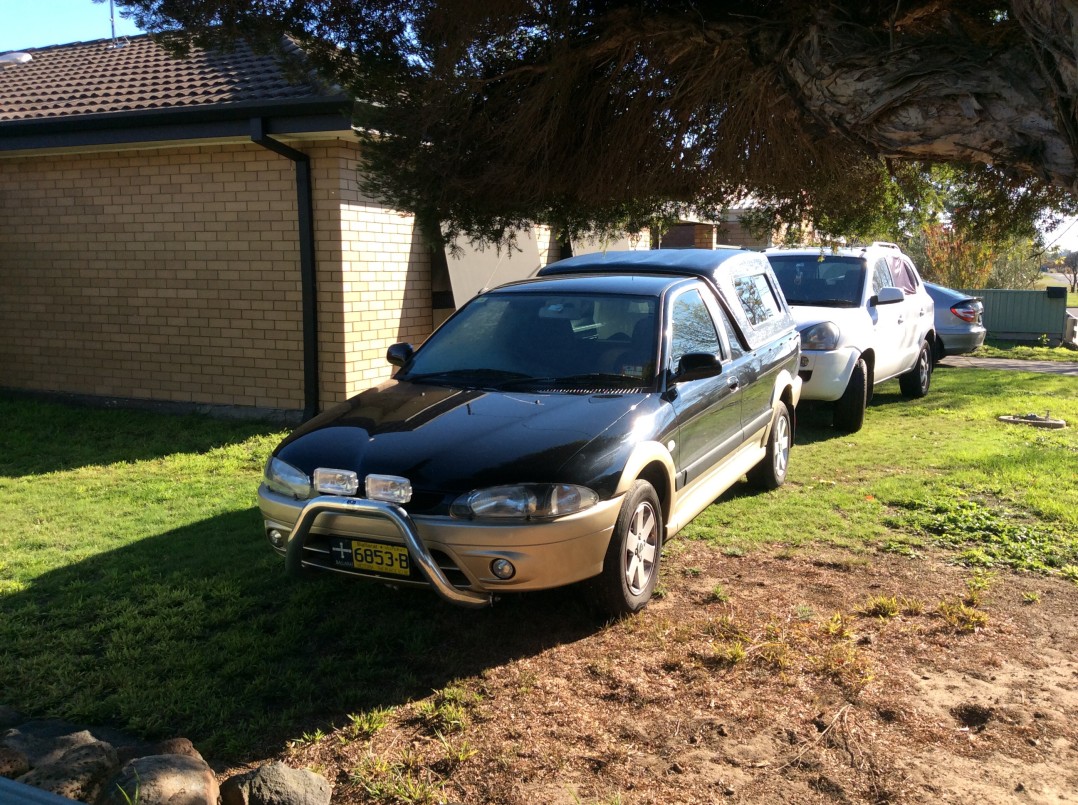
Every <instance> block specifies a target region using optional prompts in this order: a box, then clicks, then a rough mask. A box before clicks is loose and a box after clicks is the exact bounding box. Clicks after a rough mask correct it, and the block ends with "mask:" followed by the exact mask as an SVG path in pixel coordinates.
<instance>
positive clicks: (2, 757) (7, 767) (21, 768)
mask: <svg viewBox="0 0 1078 805" xmlns="http://www.w3.org/2000/svg"><path fill="white" fill-rule="evenodd" d="M28 771H30V761H29V760H28V759H27V757H26V755H24V754H23V753H22V752H20V751H18V750H17V749H8V748H7V747H3V746H0V777H7V778H8V779H9V780H14V779H15V778H16V777H19V776H20V775H23V774H26V772H28Z"/></svg>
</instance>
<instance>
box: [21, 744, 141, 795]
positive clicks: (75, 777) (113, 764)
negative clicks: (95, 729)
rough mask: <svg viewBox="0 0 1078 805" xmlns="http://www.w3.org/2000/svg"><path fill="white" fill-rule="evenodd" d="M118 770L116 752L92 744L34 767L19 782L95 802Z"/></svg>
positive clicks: (106, 747)
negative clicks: (106, 783)
mask: <svg viewBox="0 0 1078 805" xmlns="http://www.w3.org/2000/svg"><path fill="white" fill-rule="evenodd" d="M75 734H76V735H82V734H86V735H88V734H89V733H75ZM119 768H120V763H119V761H118V760H117V758H116V750H115V749H113V748H112V747H111V746H110V745H109V744H107V743H105V742H103V741H93V742H91V743H84V744H79V745H76V746H73V747H72V748H70V749H68V750H67V751H66V752H64V753H63V754H62V755H60V756H59V757H56V758H54V759H52V760H51V761H49V762H48V763H43V764H41V765H38V766H35V767H34V769H32V770H31V771H29V772H27V773H26V774H24V775H22V776H21V777H19V778H18V782H20V783H23V784H25V785H31V786H33V787H34V788H41V789H44V790H45V791H51V792H52V793H54V794H58V795H59V796H61V797H67V798H68V799H76V800H79V801H81V802H94V801H96V800H97V798H98V797H99V796H100V794H101V792H102V790H103V788H104V785H105V782H106V781H107V780H108V779H109V778H111V777H112V776H113V775H115V774H116V771H117V770H118V769H119Z"/></svg>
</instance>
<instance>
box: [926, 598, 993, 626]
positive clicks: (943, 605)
mask: <svg viewBox="0 0 1078 805" xmlns="http://www.w3.org/2000/svg"><path fill="white" fill-rule="evenodd" d="M936 613H937V614H938V615H939V616H940V617H941V618H943V620H944V621H945V622H946V623H947V625H949V626H951V627H952V628H954V629H957V630H959V631H961V632H975V631H977V630H978V629H983V628H984V627H985V626H987V625H988V615H987V613H985V612H982V611H981V610H979V609H977V608H976V607H972V606H970V605H968V604H964V603H962V602H960V601H959V602H954V601H940V603H939V605H938V606H937V607H936Z"/></svg>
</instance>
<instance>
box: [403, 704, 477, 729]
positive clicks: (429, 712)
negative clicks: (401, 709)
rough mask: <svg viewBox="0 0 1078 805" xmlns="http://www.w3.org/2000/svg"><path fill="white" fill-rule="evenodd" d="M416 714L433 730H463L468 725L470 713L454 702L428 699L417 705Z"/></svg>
mask: <svg viewBox="0 0 1078 805" xmlns="http://www.w3.org/2000/svg"><path fill="white" fill-rule="evenodd" d="M416 715H417V716H419V719H420V721H422V722H423V723H424V724H426V726H427V727H428V728H429V729H430V730H431V731H432V732H463V731H464V729H465V727H467V726H468V714H467V712H466V711H465V709H464V708H463V707H461V706H460V705H459V704H455V703H453V702H445V701H442V702H439V701H434V700H432V699H427V700H425V701H422V702H420V703H419V704H418V705H417V706H416Z"/></svg>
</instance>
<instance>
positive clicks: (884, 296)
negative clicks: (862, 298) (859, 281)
mask: <svg viewBox="0 0 1078 805" xmlns="http://www.w3.org/2000/svg"><path fill="white" fill-rule="evenodd" d="M905 298H906V294H905V293H903V291H902V289H901V288H892V287H890V286H888V287H886V288H880V292H879V293H878V294H876V295H875V296H873V297H872V298H871V299H869V300H868V301H869V304H872V305H893V304H895V303H896V302H901V301H903V300H904V299H905Z"/></svg>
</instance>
